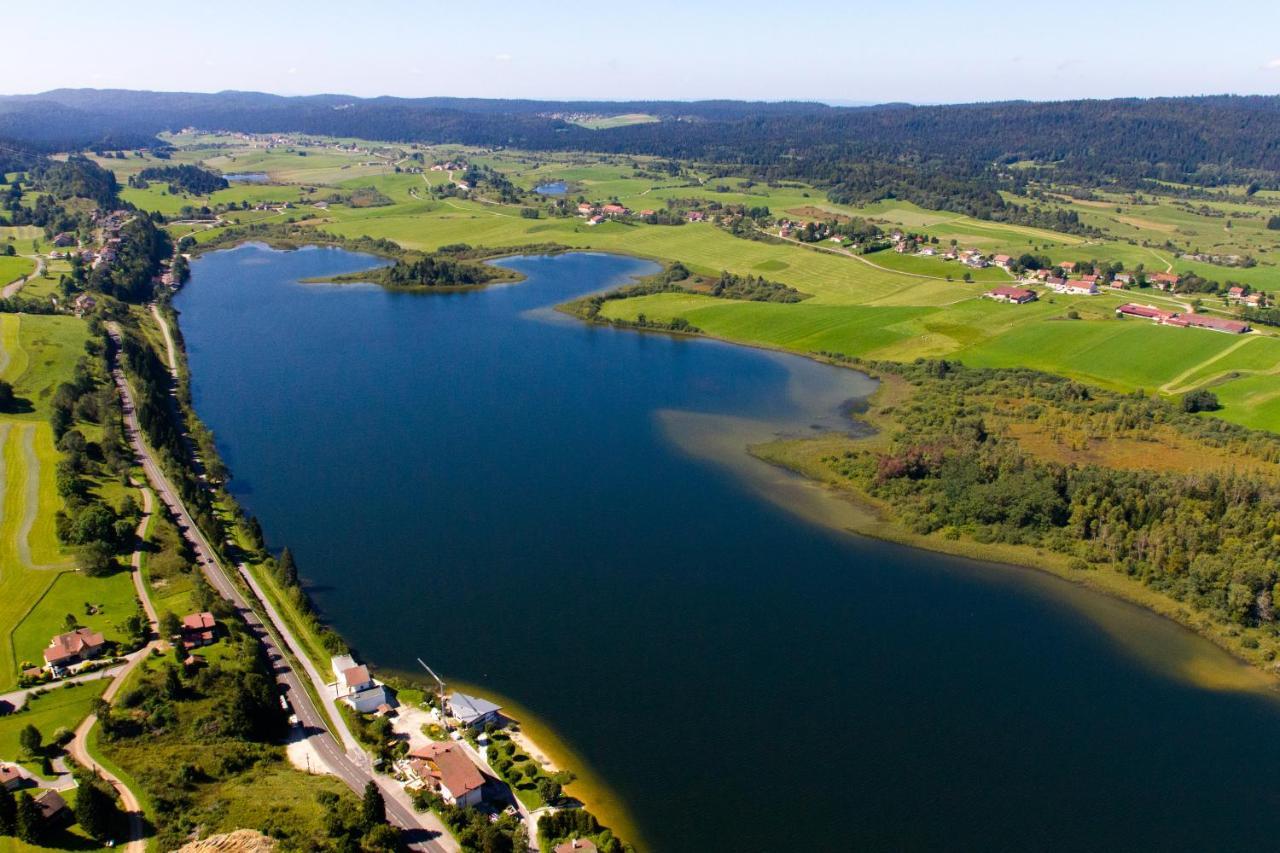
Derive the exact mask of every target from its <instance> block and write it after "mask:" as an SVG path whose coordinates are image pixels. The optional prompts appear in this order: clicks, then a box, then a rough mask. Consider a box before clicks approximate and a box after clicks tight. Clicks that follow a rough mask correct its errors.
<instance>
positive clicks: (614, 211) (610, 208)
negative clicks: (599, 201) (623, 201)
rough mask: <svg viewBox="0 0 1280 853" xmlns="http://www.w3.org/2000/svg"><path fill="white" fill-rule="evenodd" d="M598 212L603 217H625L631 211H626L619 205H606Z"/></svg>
mask: <svg viewBox="0 0 1280 853" xmlns="http://www.w3.org/2000/svg"><path fill="white" fill-rule="evenodd" d="M600 212H601V213H603V214H604V215H605V216H626V215H627V214H628V213H630V212H631V211H629V210H627V209H626V208H625V207H623V206H622V205H620V204H606V205H605V206H604V207H602V208H600Z"/></svg>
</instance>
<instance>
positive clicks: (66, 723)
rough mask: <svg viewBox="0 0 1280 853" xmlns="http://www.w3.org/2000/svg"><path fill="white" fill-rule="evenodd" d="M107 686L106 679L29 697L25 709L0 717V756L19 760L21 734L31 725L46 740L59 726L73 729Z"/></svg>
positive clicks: (30, 764)
mask: <svg viewBox="0 0 1280 853" xmlns="http://www.w3.org/2000/svg"><path fill="white" fill-rule="evenodd" d="M106 688H107V680H106V679H99V680H97V681H89V682H86V683H84V684H75V685H72V686H70V687H51V688H49V692H47V693H45V694H43V695H41V696H35V697H33V698H31V699H29V700H28V701H27V704H26V706H25V709H24V710H22V711H19V712H18V713H16V714H10V715H9V716H7V717H0V759H3V760H5V761H16V760H17V759H18V757H19V756H20V755H21V754H22V747H21V746H20V745H19V742H18V733H19V732H21V731H22V730H23V729H24V728H26V727H27V726H28V725H31V726H35V727H36V728H37V729H39V730H40V734H42V735H44V740H45V742H46V743H47V742H49V741H50V740H52V739H53V733H54V732H56V731H57V730H58V729H74V728H75V727H76V726H77V725H79V723H80V721H81V720H83V719H84V718H85V717H87V716H88V715H89V706H90V704H91V703H92V702H93V700H94V699H96V698H98V697H99V696H101V695H102V691H103V690H105V689H106ZM23 764H24V765H25V766H27V767H30V768H31V769H33V770H39V767H40V765H39V762H23Z"/></svg>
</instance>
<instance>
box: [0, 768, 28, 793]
mask: <svg viewBox="0 0 1280 853" xmlns="http://www.w3.org/2000/svg"><path fill="white" fill-rule="evenodd" d="M26 782H27V777H26V776H24V775H22V771H21V770H19V769H18V765H16V764H0V788H4V789H5V790H6V791H16V790H18V789H19V788H21V787H22V786H23V785H25V784H26Z"/></svg>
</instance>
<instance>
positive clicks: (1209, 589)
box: [823, 361, 1280, 629]
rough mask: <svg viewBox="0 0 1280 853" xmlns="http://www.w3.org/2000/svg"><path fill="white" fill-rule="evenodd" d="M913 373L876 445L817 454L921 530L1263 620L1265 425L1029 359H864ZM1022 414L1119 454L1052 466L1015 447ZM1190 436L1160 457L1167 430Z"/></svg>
mask: <svg viewBox="0 0 1280 853" xmlns="http://www.w3.org/2000/svg"><path fill="white" fill-rule="evenodd" d="M871 367H872V369H873V370H876V371H879V372H883V373H897V374H899V375H901V376H903V377H905V378H906V379H907V380H908V381H909V382H910V383H911V385H912V386H914V390H913V393H912V394H911V396H910V398H909V399H908V400H907V401H906V402H904V403H901V404H899V405H897V406H895V407H894V408H893V411H892V413H891V417H892V421H893V424H894V427H895V429H894V437H893V439H892V441H891V442H890V444H889V446H888V449H887V450H884V451H882V450H880V449H850V450H847V451H845V452H843V453H842V454H839V455H835V456H830V457H827V458H826V459H824V460H823V462H824V464H826V465H827V466H828V467H829V468H830V470H831V471H832V472H834V473H835V474H837V475H838V476H839V477H841V478H844V479H846V480H848V481H849V482H850V483H851V484H852V485H854V486H856V487H857V488H858V489H859V490H861V491H864V492H866V493H868V494H870V495H871V496H873V497H875V498H878V499H880V500H883V501H886V502H887V503H888V504H889V505H890V506H891V507H893V510H894V513H895V515H896V516H897V517H898V519H899V520H900V521H901V522H902V523H904V524H905V525H906V526H908V527H909V528H910V529H911V530H912V531H914V532H916V533H921V534H928V533H935V532H941V533H942V534H943V535H945V536H948V537H950V538H958V537H960V536H970V537H972V538H973V539H975V540H977V541H978V542H1002V543H1013V544H1024V545H1032V546H1035V547H1037V548H1045V549H1049V550H1051V551H1054V552H1057V553H1060V554H1064V555H1067V556H1069V557H1070V558H1071V559H1072V561H1073V565H1074V566H1075V567H1077V568H1080V569H1089V568H1100V567H1106V568H1108V569H1111V570H1114V571H1118V572H1122V573H1124V574H1126V575H1129V576H1131V577H1134V578H1136V579H1139V580H1141V581H1142V582H1143V583H1145V584H1147V585H1149V586H1151V587H1153V588H1155V589H1157V590H1160V591H1162V592H1164V593H1167V594H1169V595H1171V596H1173V597H1174V598H1176V599H1178V600H1181V601H1185V602H1187V603H1188V604H1191V605H1193V606H1194V607H1195V608H1197V609H1199V610H1202V611H1207V612H1209V613H1211V614H1213V615H1214V616H1215V617H1216V618H1218V619H1221V620H1223V621H1226V622H1229V623H1234V624H1237V625H1241V626H1262V627H1266V628H1268V629H1273V628H1274V627H1275V626H1276V619H1277V605H1276V602H1277V599H1278V598H1280V586H1278V584H1280V568H1278V566H1280V562H1278V560H1280V478H1278V477H1277V469H1276V468H1275V464H1276V463H1277V462H1280V437H1277V436H1274V435H1271V434H1269V433H1261V432H1254V431H1251V430H1247V429H1244V428H1242V427H1237V426H1234V425H1231V424H1227V423H1225V422H1223V421H1219V420H1215V419H1208V418H1202V417H1197V416H1196V415H1194V414H1190V413H1188V411H1186V409H1191V410H1194V409H1195V408H1196V407H1194V406H1188V407H1183V406H1178V405H1174V404H1172V403H1169V402H1166V401H1163V400H1160V399H1156V398H1151V397H1147V396H1144V395H1142V394H1140V393H1138V394H1131V395H1122V394H1118V393H1113V392H1109V391H1102V390H1099V389H1096V388H1091V387H1088V386H1084V385H1081V384H1079V383H1077V382H1074V381H1072V380H1069V379H1063V378H1060V377H1055V376H1051V375H1048V374H1043V373H1038V372H1035V371H1031V370H1016V369H1015V370H979V369H971V368H964V367H961V366H959V365H956V364H952V363H948V362H945V361H922V362H918V363H915V364H911V365H897V364H889V363H877V364H874V365H871ZM1022 426H1029V427H1032V428H1034V429H1036V430H1038V431H1040V432H1043V433H1046V434H1049V435H1055V436H1059V437H1060V438H1061V440H1063V441H1079V440H1080V439H1078V438H1076V439H1073V438H1071V436H1080V435H1083V436H1095V435H1096V436H1107V437H1108V439H1113V440H1114V439H1132V440H1135V441H1138V442H1143V443H1144V445H1145V446H1146V447H1148V448H1149V449H1147V450H1145V451H1141V452H1140V453H1141V456H1142V461H1141V462H1140V463H1139V464H1135V465H1132V466H1129V465H1124V464H1119V465H1106V466H1104V465H1100V464H1074V463H1072V464H1067V463H1064V462H1061V461H1054V460H1053V459H1052V457H1051V455H1050V456H1046V455H1045V454H1044V453H1037V454H1033V453H1031V452H1028V451H1026V450H1024V449H1023V448H1022V447H1021V446H1020V444H1019V441H1018V440H1017V438H1016V435H1017V434H1018V432H1019V428H1020V427H1022ZM1170 436H1173V437H1178V436H1180V437H1182V438H1184V439H1186V440H1187V441H1188V442H1189V443H1190V444H1191V445H1192V446H1194V447H1196V448H1198V450H1197V451H1196V454H1197V457H1198V458H1199V460H1200V463H1199V464H1196V465H1194V466H1192V467H1191V470H1186V467H1185V466H1184V467H1181V468H1180V467H1178V466H1176V465H1173V464H1162V457H1163V456H1166V455H1168V454H1170V453H1173V452H1174V451H1173V450H1171V449H1170V448H1169V446H1168V440H1169V437H1170Z"/></svg>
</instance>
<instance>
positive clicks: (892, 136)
mask: <svg viewBox="0 0 1280 853" xmlns="http://www.w3.org/2000/svg"><path fill="white" fill-rule="evenodd" d="M567 112H602V113H618V112H643V113H649V114H653V115H656V116H658V117H660V118H661V119H662V120H661V121H659V122H655V123H649V124H637V125H630V126H625V127H618V128H613V129H610V130H608V131H604V132H601V131H593V130H589V129H586V128H583V127H580V126H578V125H575V124H572V123H570V122H568V121H565V120H564V119H563V118H559V117H557V116H558V115H560V114H563V113H567ZM189 125H194V126H197V127H203V128H209V129H215V128H227V129H235V130H242V131H249V132H280V131H298V132H304V133H314V134H324V135H333V136H357V137H361V138H373V139H381V140H387V141H403V142H408V141H416V142H426V143H435V142H455V143H463V144H472V145H482V146H510V147H520V148H529V149H535V150H536V149H543V150H593V151H604V152H613V153H624V154H651V155H657V156H665V157H676V158H682V159H699V160H706V161H711V162H726V163H728V162H731V163H742V164H747V165H753V166H756V167H759V168H760V169H761V170H762V171H764V172H767V173H771V174H775V175H778V176H793V177H806V178H817V177H826V178H827V179H829V180H832V181H834V180H835V179H836V177H837V176H836V175H834V174H831V172H832V171H833V170H835V169H834V164H841V163H844V164H847V163H851V162H853V161H854V160H857V159H871V160H882V161H885V162H891V161H897V160H902V159H903V158H905V161H906V162H911V161H913V160H918V161H930V160H941V161H945V162H947V163H949V164H950V165H951V167H952V168H953V169H954V170H956V171H958V172H960V173H964V172H970V171H972V170H973V169H974V168H976V167H979V166H981V167H986V166H988V165H989V164H993V163H1001V162H1014V161H1024V160H1031V161H1041V162H1053V163H1055V168H1056V170H1057V171H1058V173H1059V174H1065V175H1067V176H1070V177H1073V178H1074V177H1079V178H1087V179H1090V181H1092V180H1096V178H1097V177H1098V176H1106V177H1109V178H1116V179H1122V180H1126V181H1133V180H1136V179H1139V178H1172V177H1175V176H1177V177H1181V178H1188V177H1189V178H1193V179H1195V180H1197V181H1202V182H1211V183H1212V182H1217V181H1220V180H1227V179H1232V178H1237V177H1239V176H1240V175H1241V174H1242V173H1248V172H1267V173H1276V172H1280V142H1277V140H1280V96H1261V95H1259V96H1228V95H1222V96H1208V97H1186V98H1154V99H1136V98H1130V99H1118V100H1109V101H1061V102H1049V103H1033V102H1025V101H1010V102H1001V103H984V104H964V105H943V106H924V107H916V106H907V105H902V104H886V105H880V106H873V107H830V106H826V105H823V104H816V103H801V102H788V103H759V102H736V101H703V102H671V101H634V102H627V103H598V102H576V103H575V102H559V101H546V102H542V101H500V100H493V101H489V100H482V99H450V98H418V99H407V98H370V99H361V98H355V97H350V96H343V95H323V96H310V97H281V96H276V95H264V94H260V93H249V92H222V93H218V94H192V93H160V92H128V91H119V90H104V91H99V90H58V91H53V92H47V93H44V94H41V95H31V96H8V97H0V136H9V137H13V138H16V139H21V140H25V141H28V142H32V143H36V144H38V145H44V146H49V145H53V146H59V145H61V146H64V147H85V146H95V145H105V144H111V143H112V142H113V141H114V142H116V143H120V141H121V140H126V139H128V140H132V142H131V143H129V144H132V145H138V144H152V145H154V139H152V137H154V136H155V134H157V133H159V132H161V131H165V130H178V129H180V128H182V127H185V126H189ZM139 140H142V142H141V143H140V142H139ZM148 140H149V142H148Z"/></svg>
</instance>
